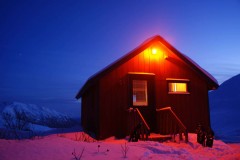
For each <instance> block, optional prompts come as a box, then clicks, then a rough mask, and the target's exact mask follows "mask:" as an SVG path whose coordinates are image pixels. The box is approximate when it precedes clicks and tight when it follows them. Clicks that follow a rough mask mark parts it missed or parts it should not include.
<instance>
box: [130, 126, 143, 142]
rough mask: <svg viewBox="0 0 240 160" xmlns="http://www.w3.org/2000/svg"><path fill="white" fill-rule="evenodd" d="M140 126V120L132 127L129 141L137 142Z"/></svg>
mask: <svg viewBox="0 0 240 160" xmlns="http://www.w3.org/2000/svg"><path fill="white" fill-rule="evenodd" d="M141 127H142V122H140V123H138V125H137V126H136V127H135V128H134V130H133V132H132V133H131V134H130V138H129V140H128V141H129V142H137V141H138V139H139V138H140V129H141Z"/></svg>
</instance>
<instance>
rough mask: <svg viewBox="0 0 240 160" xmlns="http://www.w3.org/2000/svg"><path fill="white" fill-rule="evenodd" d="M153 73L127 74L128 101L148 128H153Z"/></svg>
mask: <svg viewBox="0 0 240 160" xmlns="http://www.w3.org/2000/svg"><path fill="white" fill-rule="evenodd" d="M154 79H155V75H154V74H152V73H134V74H133V73H132V74H129V83H130V87H129V88H130V90H129V93H130V95H129V99H130V100H129V103H130V106H131V107H133V108H138V109H139V111H140V112H141V114H142V115H143V117H144V119H145V120H146V122H147V123H148V125H149V127H150V130H151V131H154V129H155V112H156V108H155V90H154V86H155V85H154Z"/></svg>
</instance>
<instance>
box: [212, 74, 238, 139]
mask: <svg viewBox="0 0 240 160" xmlns="http://www.w3.org/2000/svg"><path fill="white" fill-rule="evenodd" d="M239 82H240V74H238V75H236V76H234V77H232V78H230V79H229V80H227V81H225V82H224V83H222V84H221V85H220V87H219V88H218V89H217V90H215V91H212V92H210V93H209V102H210V113H211V124H212V128H213V130H214V131H215V133H216V134H215V135H216V137H217V138H219V139H221V140H223V141H225V142H231V143H232V142H240V125H239V123H240V119H239V113H240V107H239V106H240V85H239Z"/></svg>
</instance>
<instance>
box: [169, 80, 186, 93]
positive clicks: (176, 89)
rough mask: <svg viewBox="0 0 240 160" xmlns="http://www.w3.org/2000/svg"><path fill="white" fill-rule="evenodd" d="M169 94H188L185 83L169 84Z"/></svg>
mask: <svg viewBox="0 0 240 160" xmlns="http://www.w3.org/2000/svg"><path fill="white" fill-rule="evenodd" d="M168 88H169V93H188V91H187V83H186V82H169V83H168Z"/></svg>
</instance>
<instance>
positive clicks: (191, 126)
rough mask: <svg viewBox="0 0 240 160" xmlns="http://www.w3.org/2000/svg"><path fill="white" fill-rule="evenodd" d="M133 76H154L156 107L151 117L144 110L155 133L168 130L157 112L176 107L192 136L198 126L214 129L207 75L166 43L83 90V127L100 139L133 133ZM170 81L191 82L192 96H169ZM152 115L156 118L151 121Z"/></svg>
mask: <svg viewBox="0 0 240 160" xmlns="http://www.w3.org/2000/svg"><path fill="white" fill-rule="evenodd" d="M152 47H157V48H159V51H160V52H159V54H157V55H152V54H151V49H152ZM166 57H167V58H166ZM118 63H119V62H118ZM113 66H114V65H113ZM129 72H135V73H138V72H139V73H151V74H154V77H153V78H152V80H151V83H153V84H151V86H154V88H152V89H150V90H151V91H152V92H154V93H153V95H152V96H153V97H149V98H150V99H152V100H151V101H152V102H151V103H152V104H151V106H153V107H152V108H151V107H149V106H148V107H149V109H150V108H151V109H150V110H151V111H150V112H149V113H150V114H149V113H147V112H146V111H144V109H142V111H143V112H145V113H144V114H143V115H145V118H146V119H148V123H150V124H149V126H151V128H152V130H151V131H153V132H159V130H160V129H161V127H168V126H158V125H160V124H161V123H160V122H158V121H160V120H161V119H162V120H163V119H164V117H161V115H158V114H156V112H154V109H157V108H163V107H166V106H171V107H172V110H173V111H174V112H175V113H176V114H177V115H178V116H179V118H180V119H181V121H182V122H183V123H184V125H185V126H186V127H187V129H188V131H189V132H194V131H195V128H196V126H197V124H198V123H202V124H203V125H205V126H210V117H209V108H208V89H209V84H208V83H209V81H208V80H206V75H205V76H203V74H202V72H201V73H200V72H199V70H196V67H192V66H191V65H189V63H186V61H184V60H182V59H181V58H179V57H178V56H177V55H176V54H175V53H173V52H172V51H171V50H169V49H168V48H167V47H165V46H164V45H162V43H160V42H155V43H153V44H152V45H151V46H150V47H148V48H147V49H145V50H144V51H142V52H141V53H139V54H136V55H135V56H134V57H132V58H131V59H128V60H127V61H126V62H124V63H122V64H121V65H119V66H117V67H116V66H115V68H114V69H112V70H110V69H106V70H105V71H104V72H103V73H104V74H102V75H101V76H99V75H98V76H97V78H96V79H94V80H95V81H93V80H92V81H90V82H91V83H90V82H89V83H88V85H87V87H88V88H87V90H86V88H83V90H82V92H80V93H81V94H82V93H84V94H83V95H82V124H83V127H84V128H85V129H86V130H90V131H92V132H94V133H95V134H96V135H97V138H98V139H104V138H107V137H109V136H116V137H119V138H122V137H124V136H126V135H129V133H130V130H129V129H130V128H129V125H128V124H130V122H129V121H131V120H132V119H131V118H130V117H129V116H130V115H131V114H129V112H128V109H129V108H130V107H133V106H132V105H131V98H132V94H131V88H130V87H131V85H129V84H130V79H129V76H128V73H129ZM168 78H173V79H188V80H189V81H188V87H189V88H188V89H189V92H190V94H169V93H168V80H167V79H168ZM145 109H148V108H145ZM151 113H152V117H150V116H151ZM148 116H149V117H148ZM149 119H151V120H149ZM156 121H157V122H156ZM131 124H132V123H131ZM165 129H166V128H165ZM166 130H167V129H166Z"/></svg>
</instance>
